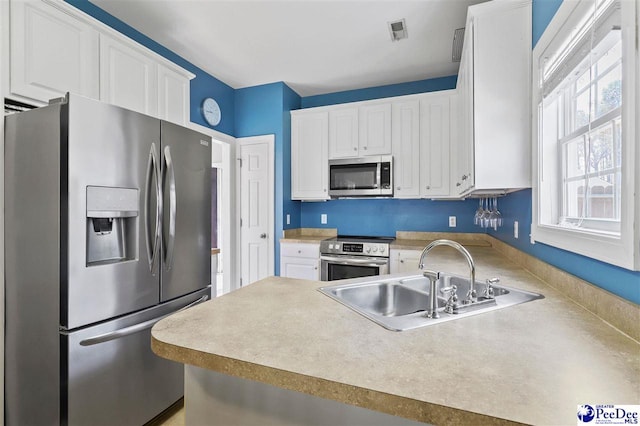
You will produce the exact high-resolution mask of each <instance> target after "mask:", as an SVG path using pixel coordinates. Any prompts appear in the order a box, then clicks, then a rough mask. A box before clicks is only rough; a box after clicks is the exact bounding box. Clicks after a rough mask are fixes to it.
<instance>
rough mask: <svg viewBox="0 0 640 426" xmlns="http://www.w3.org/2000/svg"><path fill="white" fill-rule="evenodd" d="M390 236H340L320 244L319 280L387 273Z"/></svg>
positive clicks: (391, 240)
mask: <svg viewBox="0 0 640 426" xmlns="http://www.w3.org/2000/svg"><path fill="white" fill-rule="evenodd" d="M393 240H394V238H392V237H360V236H351V235H339V236H337V237H335V238H331V239H328V240H324V241H322V242H321V243H320V279H321V280H322V281H335V280H343V279H348V278H358V277H369V276H375V275H384V274H388V273H389V246H390V244H391V242H393Z"/></svg>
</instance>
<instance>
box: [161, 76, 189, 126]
mask: <svg viewBox="0 0 640 426" xmlns="http://www.w3.org/2000/svg"><path fill="white" fill-rule="evenodd" d="M190 97H191V90H190V83H189V79H188V78H185V76H184V75H182V74H180V73H178V72H176V71H174V70H172V69H170V68H167V67H166V66H163V65H159V66H158V117H160V118H162V119H163V120H167V121H171V122H172V123H176V124H180V125H183V126H185V125H187V124H188V123H189V121H191V117H189V110H190V108H189V102H190Z"/></svg>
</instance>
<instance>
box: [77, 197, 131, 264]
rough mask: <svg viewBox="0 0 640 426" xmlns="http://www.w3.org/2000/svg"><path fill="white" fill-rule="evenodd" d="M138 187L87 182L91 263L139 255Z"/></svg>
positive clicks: (117, 260) (88, 236)
mask: <svg viewBox="0 0 640 426" xmlns="http://www.w3.org/2000/svg"><path fill="white" fill-rule="evenodd" d="M138 204H139V203H138V190H137V189H131V188H112V187H105V186H87V266H94V265H101V264H105V263H114V262H123V261H126V260H133V259H135V258H136V253H137V247H136V241H137V238H136V235H137V233H138V232H137V225H138V224H137V218H138V211H139V208H138Z"/></svg>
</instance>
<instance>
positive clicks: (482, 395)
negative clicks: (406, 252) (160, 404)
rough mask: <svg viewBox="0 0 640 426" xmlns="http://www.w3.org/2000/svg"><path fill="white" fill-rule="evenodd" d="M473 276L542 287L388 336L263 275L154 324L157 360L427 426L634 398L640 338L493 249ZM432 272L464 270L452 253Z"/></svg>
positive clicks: (552, 421) (434, 260)
mask: <svg viewBox="0 0 640 426" xmlns="http://www.w3.org/2000/svg"><path fill="white" fill-rule="evenodd" d="M468 249H469V251H470V252H471V254H472V255H473V257H474V259H475V263H476V268H477V273H476V276H477V278H478V279H479V280H484V279H486V278H489V277H493V276H498V277H500V278H501V283H502V284H503V285H507V286H512V287H518V288H522V289H525V290H530V291H534V292H539V293H542V294H544V296H545V298H544V299H542V300H536V301H533V302H530V303H526V304H523V305H517V306H514V307H511V308H507V309H502V310H498V311H493V312H488V313H484V314H479V315H476V316H473V317H468V318H462V319H459V320H456V321H450V322H447V323H443V324H438V325H436V326H432V327H423V328H420V329H415V330H409V331H404V332H392V331H388V330H386V329H384V328H382V327H380V326H379V325H377V324H375V323H373V322H372V321H370V320H368V319H366V318H364V317H362V316H360V315H358V314H357V313H355V312H354V311H352V310H350V309H349V308H347V307H345V306H343V305H341V304H339V303H337V302H336V301H334V300H332V299H330V298H328V297H327V296H325V295H323V294H322V293H320V292H318V291H317V288H318V287H319V286H321V285H323V284H327V283H320V282H316V281H304V280H295V279H288V278H279V277H271V278H267V279H265V280H262V281H260V282H258V283H255V284H252V285H251V286H248V287H244V288H243V289H241V290H238V291H235V292H232V293H229V294H227V295H225V296H222V297H220V298H217V299H213V300H211V301H209V302H207V303H204V304H202V305H199V306H196V307H193V308H191V309H188V310H186V311H183V312H180V313H177V314H175V315H172V316H171V317H168V318H166V319H163V320H162V321H160V322H158V323H157V324H156V325H155V326H154V328H153V330H152V348H153V350H154V351H155V352H156V353H157V354H158V355H160V356H163V357H165V358H168V359H172V360H174V361H178V362H182V363H186V364H191V365H195V366H199V367H202V368H207V369H210V370H214V371H217V372H220V373H225V374H229V375H232V376H237V377H242V378H246V379H251V380H256V381H259V382H263V383H267V384H271V385H275V386H279V387H281V388H285V389H289V390H294V391H300V392H304V393H308V394H311V395H316V396H319V397H323V398H328V399H333V400H337V401H341V402H344V403H347V404H352V405H357V406H362V407H365V408H370V409H373V410H377V411H382V412H385V413H389V414H393V415H398V416H402V417H406V418H410V419H414V420H419V421H424V422H429V423H434V424H438V425H440V424H474V425H475V424H509V423H511V422H520V423H529V424H538V425H563V424H575V423H576V419H577V417H576V412H577V411H576V410H577V406H578V405H579V404H638V403H639V402H640V344H639V343H638V342H636V341H635V340H633V339H631V338H629V337H627V336H626V335H625V334H623V333H620V332H619V331H618V330H617V329H615V328H613V327H611V326H610V325H609V324H607V323H606V322H604V321H602V320H601V319H600V318H598V317H597V316H595V315H593V314H592V313H590V312H589V311H587V310H586V309H584V308H582V307H580V306H579V305H577V304H575V303H573V302H572V301H571V300H569V299H568V298H566V297H565V296H563V295H562V294H560V293H559V292H557V291H556V290H554V289H553V288H551V287H549V286H547V285H546V284H545V283H544V282H542V281H541V280H539V279H537V278H535V277H534V276H533V275H531V274H529V273H528V272H526V271H525V270H523V269H521V268H519V267H518V266H516V265H515V264H513V263H512V262H510V261H509V260H508V259H506V258H505V257H503V256H502V255H501V254H499V253H498V252H497V251H496V250H494V249H493V248H486V247H468ZM429 256H430V268H436V269H437V270H441V271H447V272H457V273H462V274H464V273H465V271H466V263H465V261H464V260H463V259H460V256H459V255H458V253H455V252H452V251H451V250H449V249H448V248H442V249H439V250H434V251H433V252H431V253H430V254H429Z"/></svg>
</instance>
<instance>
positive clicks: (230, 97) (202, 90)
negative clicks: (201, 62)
mask: <svg viewBox="0 0 640 426" xmlns="http://www.w3.org/2000/svg"><path fill="white" fill-rule="evenodd" d="M65 1H66V2H67V3H69V4H70V5H72V6H74V7H76V8H77V9H80V10H81V11H83V12H84V13H86V14H88V15H90V16H92V17H94V18H95V19H97V20H98V21H101V22H102V23H104V24H106V25H108V26H109V27H111V28H113V29H115V30H116V31H118V32H120V33H122V34H124V35H126V36H127V37H129V38H131V39H133V40H135V41H137V42H138V43H140V44H142V45H143V46H145V47H147V48H149V49H151V50H152V51H154V52H156V53H158V54H159V55H161V56H164V57H165V58H166V59H168V60H170V61H171V62H173V63H175V64H177V65H179V66H181V67H182V68H184V69H186V70H188V71H191V72H192V73H194V74H195V75H196V77H195V78H194V79H193V80H191V121H192V122H194V123H198V124H201V125H203V126H205V127H211V126H209V125H208V124H207V123H206V122H205V121H204V119H203V118H202V114H201V111H200V106H201V104H202V101H203V100H204V98H206V97H213V98H214V99H215V100H216V101H217V102H218V104H219V105H220V110H221V112H222V119H221V120H220V124H218V125H217V126H215V127H213V128H214V129H215V130H217V131H219V132H222V133H226V134H228V135H233V129H234V125H235V123H234V101H235V97H234V95H235V91H234V89H233V88H231V87H230V86H228V85H226V84H225V83H223V82H221V81H220V80H218V79H217V78H215V77H213V76H211V75H210V74H207V73H206V72H204V71H203V70H201V69H200V68H198V67H196V66H195V65H193V64H192V63H190V62H188V61H186V60H185V59H183V58H181V57H180V56H178V55H176V54H175V53H173V52H172V51H170V50H169V49H167V48H165V47H164V46H162V45H160V44H158V43H156V42H155V41H153V40H151V39H150V38H149V37H147V36H145V35H144V34H142V33H140V32H139V31H137V30H135V29H133V28H132V27H130V26H129V25H127V24H125V23H124V22H122V21H121V20H119V19H117V18H116V17H114V16H113V15H110V14H109V13H107V12H105V11H104V10H102V9H100V8H99V7H97V6H95V5H94V4H92V3H90V2H89V1H88V0H65Z"/></svg>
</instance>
